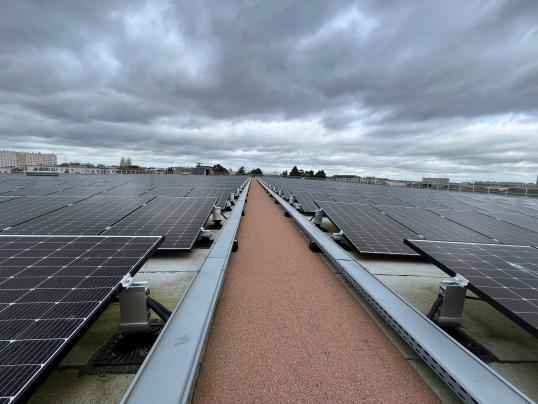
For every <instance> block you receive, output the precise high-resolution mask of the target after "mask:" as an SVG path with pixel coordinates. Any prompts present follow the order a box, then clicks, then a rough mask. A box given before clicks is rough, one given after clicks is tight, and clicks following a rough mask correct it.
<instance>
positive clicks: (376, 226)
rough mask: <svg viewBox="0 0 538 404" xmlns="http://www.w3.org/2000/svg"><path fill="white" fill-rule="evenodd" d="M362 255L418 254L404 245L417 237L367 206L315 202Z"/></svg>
mask: <svg viewBox="0 0 538 404" xmlns="http://www.w3.org/2000/svg"><path fill="white" fill-rule="evenodd" d="M316 202H317V203H318V205H319V206H320V207H321V208H322V209H323V211H324V212H325V214H326V215H327V216H328V217H329V219H330V220H331V221H332V222H333V223H334V224H335V225H336V226H337V227H338V228H339V229H340V230H342V231H343V232H344V235H345V236H346V237H347V238H348V240H349V241H350V242H351V243H352V244H353V245H354V246H355V248H356V249H357V250H358V251H359V252H361V253H369V254H396V255H418V254H417V253H416V252H414V251H413V250H412V249H410V248H409V247H408V246H406V245H405V244H404V242H403V240H404V239H405V238H417V235H416V234H415V233H413V232H412V231H411V230H409V229H408V228H406V227H404V226H402V225H401V224H400V223H398V222H396V221H395V220H393V219H391V218H390V217H388V216H387V215H384V214H383V213H381V212H380V211H379V210H377V209H375V208H374V207H373V206H370V205H359V204H353V203H342V202H330V201H316Z"/></svg>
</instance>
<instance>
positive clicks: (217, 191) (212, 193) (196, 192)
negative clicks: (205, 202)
mask: <svg viewBox="0 0 538 404" xmlns="http://www.w3.org/2000/svg"><path fill="white" fill-rule="evenodd" d="M231 193H232V189H231V188H210V187H196V188H194V189H193V190H192V191H191V192H189V194H188V196H189V197H206V198H209V197H213V198H218V199H217V203H216V205H217V206H218V207H221V208H223V207H224V205H226V201H227V200H228V199H229V198H230V194H231Z"/></svg>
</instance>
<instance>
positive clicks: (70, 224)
mask: <svg viewBox="0 0 538 404" xmlns="http://www.w3.org/2000/svg"><path fill="white" fill-rule="evenodd" d="M150 199H151V197H133V196H124V197H114V196H93V197H91V198H89V199H86V200H84V201H81V202H79V203H76V204H73V205H70V206H67V207H65V208H63V209H60V210H57V211H54V212H51V213H49V214H46V215H44V216H41V217H38V218H36V219H33V220H30V221H28V222H25V223H23V224H21V225H19V226H15V227H12V228H11V229H9V230H7V231H6V233H9V234H58V235H60V234H73V235H97V234H100V233H101V232H103V231H104V230H105V229H106V228H107V227H109V226H111V225H113V224H114V223H116V222H117V221H119V220H121V219H122V218H123V217H125V216H127V215H128V214H130V213H131V212H133V211H134V210H136V209H138V208H139V207H140V206H142V205H143V204H144V203H146V202H148V201H149V200H150Z"/></svg>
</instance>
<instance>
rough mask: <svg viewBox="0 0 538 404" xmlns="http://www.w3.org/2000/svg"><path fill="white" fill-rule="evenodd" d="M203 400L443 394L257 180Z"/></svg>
mask: <svg viewBox="0 0 538 404" xmlns="http://www.w3.org/2000/svg"><path fill="white" fill-rule="evenodd" d="M238 240H239V251H238V252H236V253H234V254H233V255H232V258H231V261H230V265H229V268H228V272H227V274H226V279H225V281H224V285H223V290H222V294H221V296H220V300H219V304H218V307H217V310H216V313H215V320H214V323H213V328H212V330H211V333H210V337H209V340H208V345H207V348H206V351H205V354H204V358H203V361H202V366H201V369H200V374H199V378H198V381H197V385H196V389H195V392H194V396H193V401H194V402H196V403H269V402H272V403H287V402H323V403H342V402H350V403H351V402H354V403H357V402H387V403H394V402H409V403H418V402H421V403H426V402H428V403H429V402H435V401H438V399H437V397H436V396H435V394H434V393H433V392H432V391H431V389H430V388H429V387H428V386H427V385H426V384H425V383H424V381H423V380H422V379H421V378H420V377H419V376H418V375H417V373H416V372H415V370H414V369H413V368H412V367H411V366H410V365H409V363H408V362H407V361H406V360H405V359H404V358H403V357H402V355H401V354H400V352H399V351H398V350H397V349H396V348H395V347H394V346H393V345H392V343H391V342H390V341H389V340H388V339H387V337H386V336H385V335H384V334H383V332H382V331H381V330H380V329H379V328H378V326H377V325H376V324H375V322H374V321H373V320H372V319H371V318H370V317H369V315H368V314H367V313H366V311H365V310H364V309H363V308H362V307H361V306H360V304H359V303H358V302H357V301H356V300H355V299H354V298H353V297H352V295H351V294H350V293H349V291H348V290H346V288H345V286H344V285H343V284H342V283H341V281H340V280H339V279H338V278H337V277H336V276H335V274H334V273H333V272H331V270H330V269H329V267H328V266H327V264H326V263H325V262H324V260H323V259H322V257H321V256H320V255H319V254H316V253H313V252H311V251H310V250H309V249H308V242H307V240H306V239H305V238H304V236H303V235H302V234H301V233H300V232H299V231H298V229H297V228H296V227H295V225H294V224H293V222H292V221H291V220H290V219H288V218H285V217H284V215H283V213H282V209H281V208H280V207H279V206H278V205H275V204H274V202H273V200H272V199H270V198H269V197H268V196H267V194H266V193H265V192H264V191H263V188H262V187H261V186H260V185H259V184H258V183H257V182H256V181H252V183H251V189H250V194H249V197H248V203H247V204H246V205H245V217H243V218H242V220H241V225H240V227H239V232H238Z"/></svg>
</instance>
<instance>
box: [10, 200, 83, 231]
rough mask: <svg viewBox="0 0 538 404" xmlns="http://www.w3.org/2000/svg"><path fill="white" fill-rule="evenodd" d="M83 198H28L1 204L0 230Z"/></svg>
mask: <svg viewBox="0 0 538 404" xmlns="http://www.w3.org/2000/svg"><path fill="white" fill-rule="evenodd" d="M82 199H84V198H83V197H56V196H28V197H24V198H17V199H14V200H11V201H7V202H3V203H2V205H1V206H2V208H1V209H0V229H5V228H7V227H10V226H15V225H17V224H21V223H24V222H26V221H28V220H31V219H34V218H36V217H38V216H41V215H44V214H46V213H50V212H52V211H54V210H57V209H60V208H63V207H65V206H67V205H68V204H70V203H75V202H78V201H80V200H82Z"/></svg>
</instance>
